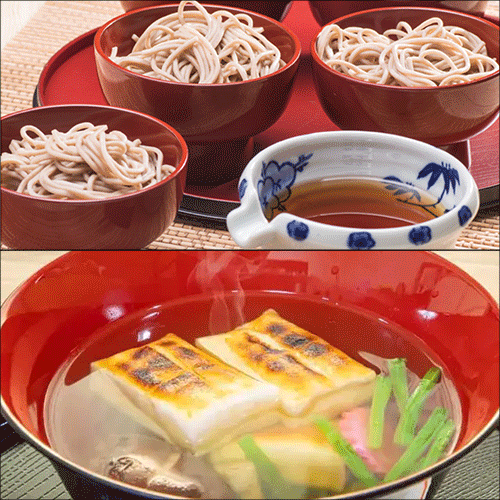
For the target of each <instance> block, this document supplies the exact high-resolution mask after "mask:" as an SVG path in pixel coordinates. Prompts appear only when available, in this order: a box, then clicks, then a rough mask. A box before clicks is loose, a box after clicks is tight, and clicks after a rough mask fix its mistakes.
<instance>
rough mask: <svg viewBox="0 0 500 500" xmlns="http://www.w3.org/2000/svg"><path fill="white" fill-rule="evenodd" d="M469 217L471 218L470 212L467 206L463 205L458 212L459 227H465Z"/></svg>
mask: <svg viewBox="0 0 500 500" xmlns="http://www.w3.org/2000/svg"><path fill="white" fill-rule="evenodd" d="M471 217H472V212H471V209H470V208H469V207H468V206H467V205H464V206H463V207H462V208H461V209H460V210H459V211H458V222H459V223H460V225H461V226H465V225H466V224H467V222H469V220H470V218H471Z"/></svg>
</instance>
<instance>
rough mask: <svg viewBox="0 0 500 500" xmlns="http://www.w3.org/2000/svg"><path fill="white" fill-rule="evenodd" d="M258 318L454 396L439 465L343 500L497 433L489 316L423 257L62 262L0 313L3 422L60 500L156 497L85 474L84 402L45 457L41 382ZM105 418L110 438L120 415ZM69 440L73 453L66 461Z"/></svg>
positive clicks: (85, 256)
mask: <svg viewBox="0 0 500 500" xmlns="http://www.w3.org/2000/svg"><path fill="white" fill-rule="evenodd" d="M268 308H273V309H275V310H276V311H277V312H278V313H280V314H281V316H283V317H285V318H286V319H288V320H289V321H291V322H293V323H295V324H297V325H299V326H301V327H302V328H305V329H307V330H309V331H311V332H313V333H315V334H317V335H319V336H321V337H323V338H324V339H325V340H327V341H329V342H331V344H333V345H334V346H336V347H337V348H338V349H340V350H341V351H344V352H345V353H347V354H348V355H350V356H352V357H354V358H355V359H357V360H358V361H361V362H364V363H365V364H367V361H366V360H367V359H369V358H368V355H365V356H364V357H363V353H362V352H361V351H365V352H369V353H372V354H375V355H377V356H382V357H384V358H393V357H405V358H406V359H407V366H408V368H409V369H410V370H412V371H413V372H415V373H416V374H417V375H418V376H419V377H422V376H423V374H424V373H425V372H426V371H427V370H428V369H429V367H430V366H432V364H438V365H439V366H441V368H442V370H443V373H444V375H445V377H446V378H447V380H449V381H451V383H452V384H453V386H454V387H455V389H456V401H455V404H456V408H457V409H458V408H460V410H461V415H462V419H461V420H462V423H461V427H460V430H459V432H458V435H457V438H456V440H455V441H456V443H455V444H454V446H453V449H452V451H451V454H450V455H449V456H448V457H447V458H444V459H441V460H439V461H438V462H437V463H435V464H434V465H432V466H429V467H427V468H425V469H423V470H420V471H418V472H415V473H411V474H409V475H406V476H405V477H403V478H401V479H399V480H397V481H392V482H388V483H381V484H379V485H377V486H375V487H372V488H370V489H365V490H362V491H357V492H352V493H345V494H344V496H342V498H360V497H363V498H367V497H377V496H380V495H384V494H387V493H388V492H392V493H393V495H394V496H393V498H395V497H396V495H398V494H400V495H402V494H403V491H402V489H406V488H408V487H416V485H417V484H418V485H419V486H420V485H421V483H422V481H423V480H424V479H426V478H429V477H431V476H432V477H434V476H436V475H438V474H439V475H442V473H443V472H444V471H445V470H446V469H447V468H448V467H449V466H451V465H452V464H454V463H456V462H457V461H459V460H461V459H462V457H464V456H465V455H466V454H467V453H469V452H470V451H471V450H472V449H473V448H475V447H476V446H477V445H478V444H479V443H480V442H481V441H483V440H484V439H485V438H486V437H487V435H488V434H489V433H490V432H491V431H493V430H494V428H495V426H496V425H497V422H498V410H499V379H498V370H499V336H498V328H499V311H498V305H497V303H496V301H495V300H494V299H493V298H492V297H491V296H490V295H489V294H488V292H486V291H485V289H484V288H483V287H482V286H481V285H479V284H478V283H477V282H476V281H474V279H472V278H471V277H470V276H469V275H467V274H466V273H465V272H463V271H462V270H460V269H459V268H457V267H455V266H454V265H453V264H451V263H449V262H448V261H446V260H444V259H442V258H441V257H438V256H436V255H434V254H430V253H427V252H422V251H416V252H412V256H411V258H408V254H407V252H373V253H370V254H369V255H368V254H365V253H363V252H332V251H330V252H313V251H311V252H294V251H288V252H280V251H271V252H267V251H266V252H264V251H234V252H224V251H218V252H216V251H199V252H189V251H176V252H161V251H157V252H88V251H87V252H73V253H69V254H65V255H64V256H62V257H61V258H59V259H57V260H55V261H54V262H52V263H50V264H49V265H47V266H46V267H44V268H43V269H42V270H40V271H39V272H37V273H36V274H35V275H33V276H32V277H31V278H30V279H29V280H27V281H26V282H25V283H24V284H23V285H21V286H20V287H19V288H18V289H17V290H16V291H15V292H13V294H12V295H11V296H10V297H9V298H8V299H7V300H6V301H5V302H4V304H3V306H2V322H3V324H2V343H1V375H2V376H1V396H2V398H1V403H2V412H3V413H4V415H5V417H6V419H7V420H8V422H9V423H10V424H11V425H12V426H13V427H14V429H15V430H16V431H17V432H18V433H19V434H20V435H21V436H22V437H23V438H24V439H26V440H27V441H28V442H29V443H30V444H32V445H33V446H35V447H36V448H37V449H38V450H40V451H41V452H42V453H43V454H44V455H46V456H47V457H48V458H49V459H50V460H52V462H53V463H54V465H55V466H56V468H57V469H58V470H59V472H60V475H61V477H62V479H63V481H64V483H65V485H66V487H67V488H68V490H69V492H70V494H71V495H72V496H73V498H82V497H84V498H113V499H118V498H139V497H147V498H165V496H162V495H161V494H159V493H156V492H153V491H146V490H144V489H141V488H138V487H135V486H128V485H125V484H124V483H120V482H118V481H115V480H114V479H109V478H107V477H105V476H104V475H101V474H100V473H97V472H95V471H93V470H91V468H90V467H89V466H88V465H87V463H85V461H86V460H87V459H88V457H86V458H84V455H86V454H88V452H89V450H90V454H92V453H93V452H94V451H93V450H97V447H96V444H95V443H94V441H92V440H93V439H94V438H93V434H92V430H93V429H98V428H99V426H100V425H102V422H100V421H99V417H97V418H96V416H95V415H93V414H92V412H91V411H90V410H91V409H90V408H89V407H86V406H85V405H86V404H87V403H85V402H84V401H83V400H82V401H80V400H78V401H75V403H74V406H71V409H72V411H74V414H75V415H77V416H78V415H82V418H85V421H81V420H79V419H78V418H76V419H75V418H71V420H73V423H72V424H71V426H70V424H69V422H68V423H67V426H66V424H65V422H66V421H65V420H64V419H63V418H62V415H60V416H59V418H57V419H56V420H57V422H59V428H57V429H56V432H59V435H60V436H63V438H62V441H61V439H60V438H59V442H60V444H61V445H62V447H63V448H66V445H68V447H67V452H66V451H62V450H61V449H55V448H56V447H55V446H53V445H52V444H51V440H50V439H49V435H52V436H54V434H53V429H55V428H54V425H56V422H55V421H54V422H52V421H51V420H50V418H49V415H51V414H52V415H54V417H56V416H57V415H59V414H58V413H53V412H52V413H50V412H51V410H50V409H51V408H52V407H53V405H52V402H53V400H51V399H50V394H51V392H50V390H51V389H50V388H51V387H53V384H52V385H51V382H52V381H53V380H54V379H56V380H59V381H61V380H64V384H65V386H66V387H67V388H70V387H72V384H74V383H75V382H77V381H80V380H82V378H83V377H84V376H86V375H88V374H89V370H90V366H89V365H90V363H91V362H92V361H94V360H97V359H101V358H104V357H107V356H110V355H112V354H114V353H117V352H121V351H123V350H126V349H129V348H134V347H137V346H140V345H144V344H148V343H149V342H151V341H154V340H156V339H158V338H161V337H163V336H164V335H166V334H167V333H175V334H177V335H178V336H180V337H182V338H183V339H185V340H186V341H188V342H194V341H195V339H196V338H197V337H199V336H205V335H209V334H216V333H221V332H224V331H228V330H230V329H232V328H234V327H235V326H237V325H240V324H241V323H243V322H244V321H246V320H251V319H253V318H255V317H257V316H259V315H260V314H262V312H263V311H264V310H266V309H268ZM84 346H86V347H85V349H84ZM372 359H373V357H372ZM70 360H71V361H70ZM68 363H69V364H68ZM61 367H63V370H64V371H63V372H60V371H59V370H60V369H61ZM56 373H59V374H60V373H64V374H65V375H64V376H63V378H62V379H61V378H57V377H56ZM94 397H96V396H94ZM47 398H48V401H47ZM454 400H455V399H454ZM45 405H47V406H45ZM115 413H116V412H115ZM459 413H460V412H459ZM113 418H114V419H115V420H114V422H115V423H116V428H118V427H119V425H120V417H119V413H116V415H114V417H113ZM108 424H109V423H108ZM113 425H114V424H113ZM65 426H66V427H65ZM73 426H74V427H73ZM76 428H80V429H83V430H85V432H88V435H87V436H80V435H78V436H73V437H72V438H70V437H69V435H68V434H67V433H68V432H70V431H71V432H73V431H75V429H76ZM113 429H115V427H113ZM85 432H82V433H85ZM117 432H118V431H117ZM64 436H68V441H66V440H65V438H64ZM70 441H75V442H79V443H80V444H81V447H77V448H76V451H75V450H74V449H73V450H72V451H71V449H70V446H69V443H70ZM89 443H90V444H89ZM84 448H85V450H84ZM66 453H68V454H69V455H71V453H73V457H74V458H68V455H66ZM110 453H111V451H110ZM417 489H418V487H417ZM169 498H178V497H175V496H174V497H173V496H171V497H169ZM231 498H234V497H231ZM335 498H339V497H335ZM399 498H401V496H400V497H399Z"/></svg>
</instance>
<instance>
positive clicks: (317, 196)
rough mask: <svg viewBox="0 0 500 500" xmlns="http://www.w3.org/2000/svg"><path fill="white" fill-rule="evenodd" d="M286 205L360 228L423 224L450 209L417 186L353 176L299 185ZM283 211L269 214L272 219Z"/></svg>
mask: <svg viewBox="0 0 500 500" xmlns="http://www.w3.org/2000/svg"><path fill="white" fill-rule="evenodd" d="M388 186H390V187H391V189H388ZM283 205H284V206H285V208H286V211H287V212H288V213H291V214H294V215H297V216H298V217H303V218H305V219H309V220H311V221H315V222H321V223H323V224H330V225H332V226H341V227H352V228H359V229H383V228H391V227H402V226H411V225H414V224H421V223H424V222H427V221H429V220H432V219H434V218H436V217H439V216H440V215H443V214H444V213H445V210H446V209H445V207H444V205H443V204H442V203H440V202H439V201H438V199H437V198H435V197H433V196H431V195H430V194H429V193H427V192H425V191H423V190H421V189H419V188H416V187H414V186H408V185H407V184H402V183H398V182H394V181H390V182H389V181H387V182H385V181H384V182H381V181H380V179H371V178H361V179H360V178H349V177H345V178H339V179H325V180H322V181H319V182H318V181H314V182H309V183H304V184H301V185H298V186H296V187H294V189H293V191H292V194H291V196H290V198H289V199H288V200H286V201H285V202H283ZM279 213H280V212H279V211H275V212H274V214H270V213H269V212H268V213H266V214H265V215H266V217H267V218H268V219H270V218H271V219H272V218H273V216H276V215H278V214H279Z"/></svg>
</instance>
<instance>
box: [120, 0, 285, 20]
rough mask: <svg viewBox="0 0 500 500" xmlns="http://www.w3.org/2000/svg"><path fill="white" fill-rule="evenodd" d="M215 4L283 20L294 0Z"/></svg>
mask: <svg viewBox="0 0 500 500" xmlns="http://www.w3.org/2000/svg"><path fill="white" fill-rule="evenodd" d="M120 3H121V4H122V7H123V8H124V9H125V11H126V12H128V11H129V10H135V9H142V8H144V7H151V6H152V5H168V4H171V3H179V2H178V0H177V1H176V0H173V1H163V2H162V1H161V0H160V1H157V2H148V1H143V0H139V1H137V2H120ZM210 3H211V4H214V5H224V6H228V7H236V8H237V9H247V10H251V11H253V12H258V13H259V14H264V15H265V16H269V17H272V18H273V19H276V21H281V20H282V19H284V18H285V16H286V15H287V14H288V11H289V10H290V7H291V5H292V2H290V1H285V2H284V1H282V0H276V1H274V0H273V1H272V2H270V1H269V0H248V1H246V2H245V1H243V2H238V1H237V0H222V1H218V0H215V1H212V2H210Z"/></svg>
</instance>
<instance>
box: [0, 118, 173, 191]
mask: <svg viewBox="0 0 500 500" xmlns="http://www.w3.org/2000/svg"><path fill="white" fill-rule="evenodd" d="M107 129H108V126H107V125H98V126H95V125H93V124H92V123H80V124H78V125H75V126H74V127H73V128H71V129H70V130H69V131H68V132H66V133H63V132H59V131H58V130H53V131H52V133H51V134H49V135H45V134H44V133H43V132H42V131H41V130H39V129H38V128H36V127H34V126H31V125H28V126H25V127H23V128H22V129H21V140H13V141H11V143H10V145H9V150H10V153H7V152H5V153H2V156H1V172H2V186H4V187H7V188H9V189H13V190H15V191H17V192H18V193H25V194H29V195H32V196H42V197H44V198H55V199H89V200H95V199H102V198H108V197H111V196H117V195H122V194H125V193H130V192H134V191H137V190H139V189H142V188H145V187H148V186H151V185H153V184H156V183H157V182H159V181H161V180H162V179H164V178H165V177H167V176H168V175H169V174H170V173H172V172H173V171H174V170H175V168H174V167H173V166H171V165H165V164H163V153H162V152H161V151H160V150H159V149H158V148H155V147H152V146H144V145H142V144H141V141H140V140H139V139H136V140H135V141H131V140H129V139H128V138H127V136H126V135H125V134H123V133H122V132H119V131H116V130H114V131H111V132H106V131H107Z"/></svg>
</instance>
